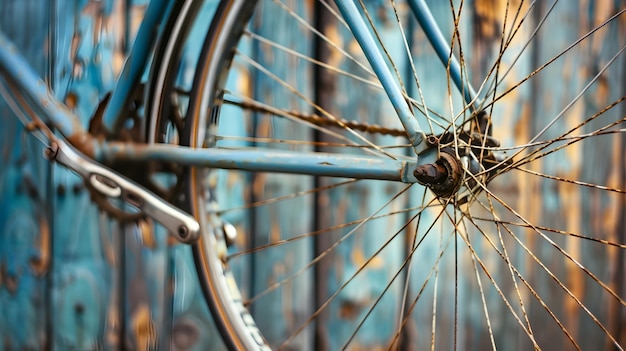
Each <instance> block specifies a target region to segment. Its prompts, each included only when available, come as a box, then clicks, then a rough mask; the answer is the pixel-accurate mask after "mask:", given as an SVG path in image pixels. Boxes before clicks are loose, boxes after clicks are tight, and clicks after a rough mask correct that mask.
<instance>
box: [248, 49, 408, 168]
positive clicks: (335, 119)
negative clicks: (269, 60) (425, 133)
mask: <svg viewBox="0 0 626 351" xmlns="http://www.w3.org/2000/svg"><path fill="white" fill-rule="evenodd" d="M237 53H238V55H239V57H241V58H242V59H244V61H246V62H247V63H249V64H250V65H251V66H253V67H255V68H256V69H258V70H259V71H261V72H263V73H264V74H265V75H267V76H268V77H270V78H272V79H273V80H275V81H276V82H277V83H279V84H281V85H282V86H284V87H285V88H286V89H288V90H289V91H290V92H291V93H292V94H294V95H296V96H298V97H299V98H300V99H302V100H303V101H304V102H306V103H307V104H309V105H310V106H312V107H314V108H315V109H316V110H317V111H319V112H320V113H321V114H322V115H324V116H325V117H327V118H330V119H332V120H334V121H335V122H337V124H338V125H339V126H341V127H343V128H345V130H346V131H347V132H349V133H350V134H352V135H354V136H355V137H356V138H357V139H359V140H361V141H362V142H363V143H365V144H366V145H369V146H371V147H372V149H374V150H376V151H378V152H380V153H381V154H382V155H385V156H387V157H389V158H391V159H394V160H396V159H397V156H394V155H392V154H390V153H388V152H387V151H385V150H382V149H381V148H380V147H378V146H377V145H375V144H374V143H372V142H371V141H369V140H367V139H366V138H365V137H363V136H362V135H361V134H359V133H358V132H357V131H355V130H353V129H351V128H348V126H347V125H346V124H345V123H343V122H342V121H341V120H340V119H338V118H336V117H335V116H333V115H332V114H330V113H329V112H328V111H326V110H325V109H323V108H322V107H321V106H319V105H318V104H316V103H315V102H313V101H312V100H311V99H310V98H308V97H306V96H305V95H304V94H303V93H301V92H300V91H298V90H297V89H296V88H294V87H293V86H291V85H290V84H289V83H287V82H285V81H284V80H283V79H281V78H279V77H278V76H276V75H275V74H274V73H272V72H270V71H269V70H268V69H267V68H265V67H263V66H262V65H261V64H259V63H258V62H256V61H255V60H253V59H252V58H251V57H249V56H247V55H245V54H243V53H242V52H240V51H238V52H237Z"/></svg>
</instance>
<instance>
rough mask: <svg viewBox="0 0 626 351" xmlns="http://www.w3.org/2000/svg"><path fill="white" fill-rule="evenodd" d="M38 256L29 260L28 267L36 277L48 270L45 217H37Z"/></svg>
mask: <svg viewBox="0 0 626 351" xmlns="http://www.w3.org/2000/svg"><path fill="white" fill-rule="evenodd" d="M38 246H39V247H38V248H37V252H38V255H37V256H35V257H33V258H32V259H31V260H30V266H31V269H32V270H33V273H34V274H35V275H36V276H42V275H44V274H45V273H47V272H48V270H49V269H50V256H51V255H50V254H51V246H50V226H49V225H48V221H47V220H46V218H45V217H43V216H39V245H38Z"/></svg>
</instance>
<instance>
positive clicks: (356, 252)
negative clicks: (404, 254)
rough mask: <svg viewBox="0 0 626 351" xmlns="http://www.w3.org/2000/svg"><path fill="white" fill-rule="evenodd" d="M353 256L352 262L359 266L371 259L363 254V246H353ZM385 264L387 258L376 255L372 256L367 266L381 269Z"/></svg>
mask: <svg viewBox="0 0 626 351" xmlns="http://www.w3.org/2000/svg"><path fill="white" fill-rule="evenodd" d="M359 238H360V237H359ZM359 241H360V240H359ZM359 244H360V243H359ZM351 257H352V263H353V264H354V265H355V266H357V267H361V266H363V265H364V264H365V263H366V262H367V260H368V259H369V258H368V257H365V254H363V249H362V248H361V247H355V248H353V249H352V253H351ZM384 265H385V260H384V259H383V258H382V257H381V256H375V257H372V258H371V259H370V261H369V262H368V263H367V268H369V269H380V268H382V267H383V266H384Z"/></svg>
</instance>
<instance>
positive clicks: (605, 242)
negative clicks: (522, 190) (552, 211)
mask: <svg viewBox="0 0 626 351" xmlns="http://www.w3.org/2000/svg"><path fill="white" fill-rule="evenodd" d="M472 218H473V219H474V220H477V221H483V222H491V223H494V224H503V225H507V226H515V227H520V228H530V229H532V228H536V229H537V230H543V231H546V232H551V233H555V234H559V235H565V236H572V237H576V238H580V239H583V240H589V241H594V242H597V243H599V244H602V245H610V246H615V247H618V248H620V249H626V244H620V243H614V242H612V241H608V240H604V239H598V238H594V237H590V236H585V235H582V234H578V233H573V232H568V231H564V230H559V229H554V228H548V227H543V226H540V225H532V226H531V225H529V224H526V223H521V222H511V221H505V220H502V219H491V218H484V217H478V216H473V217H472Z"/></svg>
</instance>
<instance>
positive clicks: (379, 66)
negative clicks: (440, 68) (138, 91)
mask: <svg viewBox="0 0 626 351" xmlns="http://www.w3.org/2000/svg"><path fill="white" fill-rule="evenodd" d="M173 1H178V0H152V1H151V2H150V5H149V6H148V9H147V10H146V11H147V12H146V15H145V17H144V20H143V21H142V24H141V27H140V29H139V31H138V34H137V37H136V39H135V42H134V45H133V48H132V51H131V53H130V55H129V57H128V59H127V61H126V63H125V65H124V68H123V71H122V74H121V78H120V79H119V81H118V84H117V87H116V89H115V91H114V92H113V95H112V97H111V100H110V102H109V104H108V106H107V108H106V110H105V113H104V117H103V124H104V127H105V128H106V129H107V130H108V131H111V132H114V131H115V130H116V128H117V127H118V123H120V121H121V117H123V116H122V115H123V111H124V106H125V104H126V101H127V99H128V96H129V95H130V93H131V92H132V91H133V89H134V87H135V86H136V84H137V83H138V81H139V79H140V77H141V75H142V74H143V72H144V71H145V68H146V65H147V62H148V58H149V55H150V52H151V50H150V49H151V46H152V44H153V43H154V41H155V38H156V35H157V31H156V30H155V28H158V26H159V24H160V21H162V19H163V17H164V16H163V14H164V13H166V12H167V10H168V8H169V7H170V6H171V5H172V3H173ZM190 1H193V0H190ZM336 4H337V7H338V8H339V10H340V12H341V14H342V16H343V17H344V19H345V20H346V22H347V23H348V25H349V26H350V29H351V30H352V32H353V33H354V35H355V38H356V39H357V41H358V42H359V44H360V46H361V47H362V49H363V51H364V53H365V55H366V57H367V59H368V61H369V62H370V64H371V66H372V67H373V69H374V71H375V73H376V75H377V76H378V78H379V79H380V81H381V82H382V85H383V88H384V90H385V92H386V93H387V95H388V97H389V99H390V101H391V103H392V105H393V106H394V108H395V110H396V112H397V115H398V117H399V119H400V121H401V122H402V125H403V126H404V128H405V130H406V132H407V135H408V138H409V141H410V143H411V145H412V146H413V148H414V150H415V152H416V154H420V153H422V152H424V151H425V150H428V149H429V146H428V145H427V143H426V142H425V138H426V135H425V133H424V132H423V130H422V129H421V128H420V125H419V123H418V120H417V119H416V117H415V115H414V113H413V112H412V110H411V107H410V105H409V104H408V102H407V100H406V98H405V96H404V94H403V92H402V90H401V88H400V86H399V84H398V83H397V81H396V80H395V78H394V75H393V74H392V72H391V71H390V69H389V67H388V66H387V64H386V62H385V60H384V58H383V56H382V54H381V52H380V50H379V49H378V46H377V45H378V44H377V42H376V40H375V39H374V37H373V35H372V32H371V29H370V28H369V27H368V25H367V24H366V23H365V21H364V20H363V18H362V15H361V13H360V12H359V10H358V8H357V6H356V5H355V3H354V1H353V0H336ZM409 5H410V7H411V9H412V12H413V13H414V15H415V17H416V18H417V20H418V22H419V23H420V25H421V27H422V28H423V29H424V33H425V34H426V37H427V38H428V40H429V41H430V43H431V45H432V46H433V48H434V49H435V51H436V53H437V55H438V57H439V58H440V60H441V62H442V63H443V64H444V65H445V66H446V67H447V68H448V70H449V72H450V77H451V79H452V80H453V81H454V83H455V85H456V87H457V89H458V90H459V91H460V92H461V94H463V97H464V100H465V102H466V103H467V104H468V105H469V106H470V108H471V109H474V107H473V104H474V103H475V100H476V92H475V91H474V89H472V87H471V86H470V85H469V84H468V83H467V82H466V80H463V78H462V72H461V69H460V66H459V63H458V61H457V60H456V59H455V58H454V55H452V54H451V49H450V46H449V45H448V43H447V42H446V40H445V38H444V36H443V34H442V32H441V30H440V29H439V27H438V26H437V23H436V22H435V20H434V18H433V16H432V14H431V12H430V10H429V8H428V5H427V4H426V3H425V1H424V0H409ZM26 62H27V61H26V60H25V59H24V58H22V57H21V56H20V54H19V53H18V52H17V49H16V48H15V46H14V45H13V44H12V43H11V42H10V41H9V40H8V39H7V38H6V37H5V36H4V35H3V34H2V33H1V32H0V73H1V74H2V75H3V77H4V79H5V80H6V81H7V82H8V83H9V86H11V88H12V92H13V93H14V94H15V96H20V97H23V99H24V100H26V101H27V102H26V104H27V106H26V107H24V106H22V107H24V108H25V109H28V110H30V109H31V108H35V109H36V112H35V113H36V115H37V116H40V117H41V119H42V120H43V121H45V122H47V123H50V124H51V125H52V126H53V127H54V128H56V129H57V130H58V131H59V132H60V133H61V134H62V135H63V137H65V138H66V139H67V140H68V141H69V142H70V144H72V145H73V146H74V147H76V148H77V149H78V150H80V151H81V152H82V153H83V154H85V155H86V156H88V157H90V158H93V159H94V160H96V161H99V162H107V161H111V160H118V159H126V160H135V161H148V160H162V161H164V160H168V161H173V162H177V163H179V164H184V165H189V166H202V167H209V168H229V169H240V170H246V171H263V172H286V173H298V174H308V175H319V176H334V177H346V178H366V179H381V180H393V181H401V182H405V183H412V182H416V181H417V180H416V178H415V176H413V170H414V169H415V167H417V165H418V161H417V156H416V157H415V160H411V161H407V160H392V159H386V158H382V157H374V156H359V157H356V156H352V155H350V156H349V157H346V156H341V155H337V154H329V153H303V152H298V153H290V152H286V151H278V150H273V149H265V150H260V149H258V148H257V149H254V150H246V149H228V150H225V149H215V148H213V149H192V148H186V147H177V146H171V145H143V144H142V145H139V144H131V143H127V142H124V143H122V142H116V141H111V142H107V141H99V140H97V139H96V138H93V137H92V136H91V135H90V134H89V133H88V132H87V131H86V130H85V129H84V128H83V126H82V124H81V122H80V120H79V118H78V117H76V116H75V115H74V114H73V113H72V112H71V111H70V110H69V109H68V108H67V107H65V106H64V105H63V104H62V103H60V102H59V101H58V100H57V99H55V98H54V96H53V95H52V93H51V92H50V91H49V90H48V88H47V86H46V84H45V83H44V82H43V81H42V80H41V79H40V78H39V76H38V75H37V74H36V73H35V71H34V70H33V69H32V68H31V67H30V66H29V65H28V64H27V63H26Z"/></svg>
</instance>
